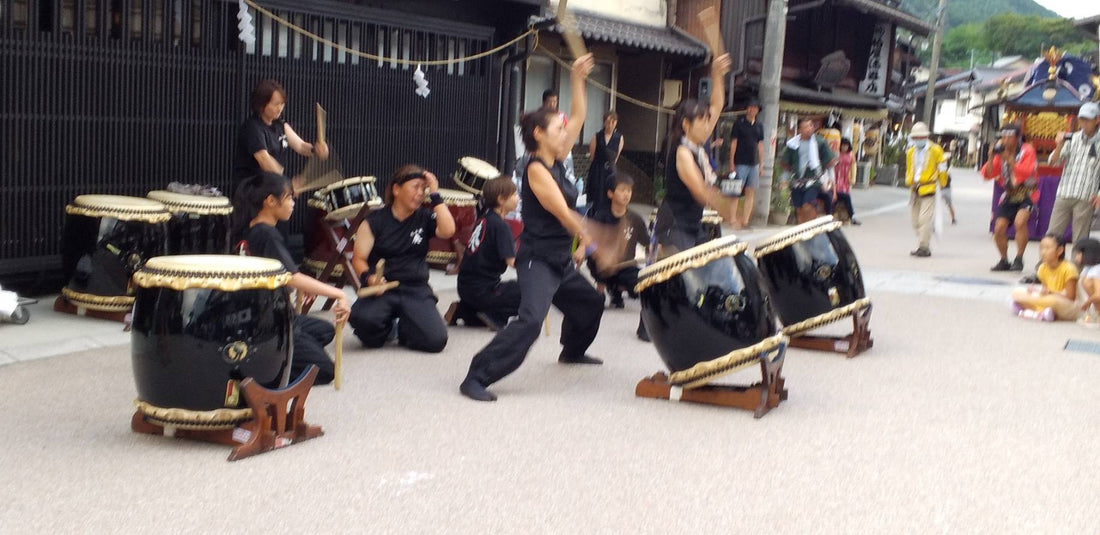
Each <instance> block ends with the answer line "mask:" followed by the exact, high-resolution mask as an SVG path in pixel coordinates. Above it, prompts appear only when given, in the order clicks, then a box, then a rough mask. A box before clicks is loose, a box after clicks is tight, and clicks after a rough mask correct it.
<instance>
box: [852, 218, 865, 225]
mask: <svg viewBox="0 0 1100 535" xmlns="http://www.w3.org/2000/svg"><path fill="white" fill-rule="evenodd" d="M852 224H853V225H855V226H857V227H858V226H860V225H862V224H863V222H861V221H860V220H858V219H856V218H854V217H853V218H852Z"/></svg>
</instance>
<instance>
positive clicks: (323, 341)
mask: <svg viewBox="0 0 1100 535" xmlns="http://www.w3.org/2000/svg"><path fill="white" fill-rule="evenodd" d="M234 205H235V206H234V212H233V213H234V215H235V216H236V218H237V221H238V222H237V224H236V225H235V229H236V230H237V232H238V235H239V236H240V237H241V238H243V244H242V245H243V248H244V251H243V252H246V253H247V254H249V255H250V256H263V257H267V258H273V259H275V260H278V261H280V262H282V263H283V267H285V268H286V270H287V271H289V272H290V273H293V276H292V277H291V278H290V282H289V283H288V285H289V286H290V287H291V288H294V289H295V290H298V291H299V292H304V293H307V294H312V295H317V296H322V297H328V298H330V299H334V300H336V304H335V305H333V307H332V311H333V312H334V313H335V314H336V321H337V322H342V321H345V320H347V317H348V311H349V308H348V301H347V297H346V296H345V295H344V292H342V291H341V290H339V289H338V288H334V287H332V286H329V285H327V284H325V283H323V282H321V281H319V280H317V279H314V278H313V277H310V276H309V275H306V274H304V273H299V272H298V265H297V263H295V262H294V258H293V257H292V256H291V255H290V251H289V250H288V249H287V247H286V243H285V242H284V241H283V234H282V232H279V231H278V230H277V229H276V228H275V225H276V224H277V223H279V222H280V221H287V220H289V219H290V215H291V214H293V213H294V194H293V191H292V189H291V185H290V179H288V178H286V177H284V176H283V175H280V174H277V173H273V172H269V171H264V172H261V173H260V174H258V175H256V176H254V177H252V178H249V179H247V180H245V181H244V182H242V183H241V184H240V186H239V187H238V188H237V192H236V197H235V202H234ZM238 214H239V215H238ZM335 334H336V331H335V330H334V329H333V327H332V324H330V323H328V322H327V321H324V320H321V319H318V318H314V317H310V316H297V317H296V318H294V331H293V335H294V359H293V362H292V364H291V368H290V369H291V374H292V375H293V376H294V377H297V376H299V375H301V373H302V372H304V371H305V369H306V368H307V367H309V365H310V364H316V365H317V367H318V368H319V370H318V374H317V380H316V382H315V384H328V383H330V382H332V379H333V374H334V371H335V370H334V366H333V364H332V360H330V359H329V357H328V353H326V352H325V346H326V345H328V344H329V343H330V342H332V339H333V337H334V336H335Z"/></svg>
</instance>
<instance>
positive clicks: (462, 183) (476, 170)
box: [451, 156, 500, 195]
mask: <svg viewBox="0 0 1100 535" xmlns="http://www.w3.org/2000/svg"><path fill="white" fill-rule="evenodd" d="M499 176H500V170H499V169H497V168H496V167H493V164H491V163H489V162H487V161H485V160H479V159H477V158H474V157H473V156H463V157H461V158H459V159H458V170H456V171H455V173H454V176H452V177H451V178H453V179H454V181H455V184H457V185H458V187H460V188H462V189H464V190H466V191H468V192H470V193H473V194H474V195H481V190H482V189H484V188H485V183H486V182H488V181H490V180H492V179H494V178H497V177H499Z"/></svg>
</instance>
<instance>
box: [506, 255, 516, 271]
mask: <svg viewBox="0 0 1100 535" xmlns="http://www.w3.org/2000/svg"><path fill="white" fill-rule="evenodd" d="M504 263H505V264H508V267H510V268H513V269H514V268H515V267H516V257H514V256H509V257H508V258H505V259H504Z"/></svg>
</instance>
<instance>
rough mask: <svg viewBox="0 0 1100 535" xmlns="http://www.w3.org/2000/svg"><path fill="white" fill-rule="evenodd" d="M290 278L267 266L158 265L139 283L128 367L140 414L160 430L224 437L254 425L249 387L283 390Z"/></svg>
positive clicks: (224, 259)
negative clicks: (249, 383)
mask: <svg viewBox="0 0 1100 535" xmlns="http://www.w3.org/2000/svg"><path fill="white" fill-rule="evenodd" d="M290 277H291V275H290V273H288V272H287V271H286V270H285V269H284V268H283V265H282V263H280V262H279V261H277V260H272V259H269V258H259V257H248V256H231V255H186V256H161V257H157V258H153V259H151V260H149V261H148V262H146V264H145V267H143V268H142V269H141V270H140V271H138V272H137V273H136V274H134V285H135V286H136V287H137V295H136V301H135V302H134V321H133V337H132V341H131V357H132V361H133V366H134V381H135V382H136V383H137V393H138V399H137V401H136V402H135V404H136V405H137V407H138V410H139V411H140V412H141V413H142V414H143V415H144V417H145V419H146V420H149V421H151V422H153V423H156V424H158V425H164V426H171V427H177V428H180V429H224V428H232V427H234V426H235V425H237V424H239V423H241V422H244V421H246V420H249V419H250V418H251V417H252V413H251V410H249V409H248V408H245V407H244V401H245V400H244V395H243V393H242V391H241V389H240V383H241V381H243V380H244V379H245V378H246V377H252V378H253V380H255V381H256V382H258V383H260V384H262V385H265V386H269V387H279V386H285V385H286V384H287V381H288V374H289V373H290V371H289V370H290V359H291V322H292V320H293V307H292V305H291V301H290V299H289V292H288V291H287V288H286V283H287V282H288V281H289V280H290Z"/></svg>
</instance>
